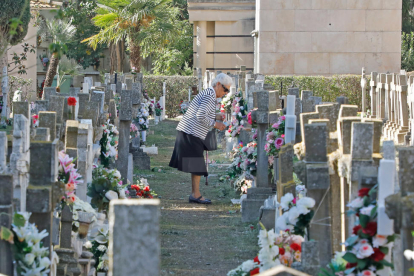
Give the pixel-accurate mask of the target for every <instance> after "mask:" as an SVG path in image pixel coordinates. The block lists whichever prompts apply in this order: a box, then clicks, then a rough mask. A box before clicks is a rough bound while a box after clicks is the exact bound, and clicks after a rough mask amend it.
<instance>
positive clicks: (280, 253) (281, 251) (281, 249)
mask: <svg viewBox="0 0 414 276" xmlns="http://www.w3.org/2000/svg"><path fill="white" fill-rule="evenodd" d="M279 255H281V256H283V255H285V249H284V248H283V247H280V248H279Z"/></svg>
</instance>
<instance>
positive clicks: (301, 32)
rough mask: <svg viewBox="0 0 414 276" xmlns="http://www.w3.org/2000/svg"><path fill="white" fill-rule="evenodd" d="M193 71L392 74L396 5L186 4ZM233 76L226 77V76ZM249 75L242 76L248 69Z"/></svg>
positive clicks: (323, 1) (238, 0) (361, 0)
mask: <svg viewBox="0 0 414 276" xmlns="http://www.w3.org/2000/svg"><path fill="white" fill-rule="evenodd" d="M188 5H189V13H190V21H191V22H192V23H193V24H194V61H195V64H194V66H195V67H200V68H202V69H203V71H204V70H222V71H234V70H239V68H240V65H246V66H247V68H250V70H252V68H254V71H255V72H256V73H262V74H267V75H276V74H277V75H327V76H329V75H333V74H360V71H361V67H365V68H366V70H367V71H368V72H369V71H377V70H378V71H385V72H386V71H390V72H398V71H399V70H400V67H401V18H402V15H401V9H402V0H256V1H255V0H188ZM231 69H232V70H231ZM248 70H249V69H248Z"/></svg>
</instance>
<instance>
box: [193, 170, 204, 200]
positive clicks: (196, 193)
mask: <svg viewBox="0 0 414 276" xmlns="http://www.w3.org/2000/svg"><path fill="white" fill-rule="evenodd" d="M200 179H201V175H195V174H191V186H192V187H191V188H192V191H191V192H192V196H193V197H194V198H199V197H200V196H201V193H200ZM203 199H204V198H202V200H203Z"/></svg>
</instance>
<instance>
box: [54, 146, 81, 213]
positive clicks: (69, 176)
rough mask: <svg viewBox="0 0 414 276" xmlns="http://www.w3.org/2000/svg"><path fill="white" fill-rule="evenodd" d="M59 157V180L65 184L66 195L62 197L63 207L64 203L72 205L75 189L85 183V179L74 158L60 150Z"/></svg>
mask: <svg viewBox="0 0 414 276" xmlns="http://www.w3.org/2000/svg"><path fill="white" fill-rule="evenodd" d="M58 158H59V169H58V181H60V182H62V183H63V184H64V185H65V196H63V197H62V201H61V203H62V209H63V205H65V204H68V205H72V204H73V203H74V202H75V200H76V196H75V190H76V188H77V186H78V184H80V183H83V180H82V176H81V175H80V174H78V172H77V169H75V163H73V158H71V157H69V155H67V154H66V153H65V152H64V151H60V152H59V155H58Z"/></svg>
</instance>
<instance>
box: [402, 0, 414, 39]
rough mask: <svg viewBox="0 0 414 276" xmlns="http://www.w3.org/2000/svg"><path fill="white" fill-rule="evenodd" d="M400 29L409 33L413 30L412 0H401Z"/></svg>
mask: <svg viewBox="0 0 414 276" xmlns="http://www.w3.org/2000/svg"><path fill="white" fill-rule="evenodd" d="M402 31H403V33H410V32H412V31H414V17H413V1H412V0H403V1H402Z"/></svg>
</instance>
